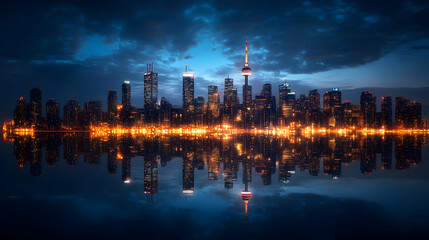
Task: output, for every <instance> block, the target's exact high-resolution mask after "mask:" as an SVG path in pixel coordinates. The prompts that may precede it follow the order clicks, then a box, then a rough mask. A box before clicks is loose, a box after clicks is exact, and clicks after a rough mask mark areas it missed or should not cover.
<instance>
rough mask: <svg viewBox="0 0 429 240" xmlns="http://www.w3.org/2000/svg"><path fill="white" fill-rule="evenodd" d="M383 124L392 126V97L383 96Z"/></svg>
mask: <svg viewBox="0 0 429 240" xmlns="http://www.w3.org/2000/svg"><path fill="white" fill-rule="evenodd" d="M381 126H382V127H386V128H391V127H392V97H381Z"/></svg>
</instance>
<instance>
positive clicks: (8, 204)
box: [0, 133, 429, 239]
mask: <svg viewBox="0 0 429 240" xmlns="http://www.w3.org/2000/svg"><path fill="white" fill-rule="evenodd" d="M9 141H12V139H9ZM1 151H2V156H3V159H2V161H1V171H2V173H1V178H2V179H1V184H2V187H1V188H0V189H1V196H2V197H1V201H2V204H1V212H2V213H3V217H2V218H1V226H2V227H1V235H2V236H3V237H11V238H26V237H28V236H34V237H36V238H41V237H43V238H77V237H80V236H83V235H84V236H85V237H86V238H118V237H121V238H129V239H137V238H142V237H145V236H159V237H160V238H165V237H170V238H174V239H185V238H209V239H216V238H219V237H234V238H236V239H242V238H247V239H249V238H260V237H270V236H276V238H279V237H282V238H283V237H300V238H313V239H314V238H315V239H320V238H334V239H336V238H360V237H365V238H367V239H368V238H369V239H375V238H378V239H379V238H380V237H382V238H387V237H394V238H418V237H420V238H424V237H425V236H427V234H428V231H427V229H425V226H427V223H428V221H429V211H428V208H427V207H426V203H427V201H428V200H429V194H428V193H429V191H428V190H429V187H428V186H429V185H428V181H429V177H428V174H427V172H428V170H429V164H428V163H427V158H428V153H429V150H428V147H427V143H426V136H425V135H386V136H358V137H354V138H351V137H344V136H343V137H341V136H333V137H332V136H331V137H329V136H320V137H312V138H306V137H302V136H293V137H288V138H274V137H270V136H265V135H256V136H252V135H243V136H241V135H239V136H236V137H231V138H229V139H225V138H222V137H220V138H213V137H204V136H199V137H182V138H180V137H171V138H162V139H161V138H157V137H152V138H147V137H132V136H118V137H110V138H97V137H91V135H90V134H85V133H82V134H36V135H35V136H33V137H31V136H24V137H22V136H21V137H17V138H13V142H2V143H1ZM244 169H251V170H250V171H247V176H248V177H247V178H245V177H244V175H245V173H246V171H244ZM246 182H247V183H248V187H249V191H250V192H251V198H250V200H249V202H248V217H247V221H246V217H245V204H244V202H243V198H242V191H243V190H244V189H245V183H246ZM23 226H26V227H25V229H22V228H23ZM255 226H258V227H257V228H256V227H255Z"/></svg>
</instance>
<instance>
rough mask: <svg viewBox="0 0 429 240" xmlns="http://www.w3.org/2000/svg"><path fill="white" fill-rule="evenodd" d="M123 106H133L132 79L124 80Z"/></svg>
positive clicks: (125, 107)
mask: <svg viewBox="0 0 429 240" xmlns="http://www.w3.org/2000/svg"><path fill="white" fill-rule="evenodd" d="M122 107H123V108H124V109H127V108H131V86H130V81H124V83H123V84H122Z"/></svg>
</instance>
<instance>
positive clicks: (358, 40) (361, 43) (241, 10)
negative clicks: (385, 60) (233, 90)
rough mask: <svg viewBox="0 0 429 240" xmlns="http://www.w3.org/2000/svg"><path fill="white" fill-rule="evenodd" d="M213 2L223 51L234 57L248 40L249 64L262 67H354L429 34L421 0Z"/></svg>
mask: <svg viewBox="0 0 429 240" xmlns="http://www.w3.org/2000/svg"><path fill="white" fill-rule="evenodd" d="M213 6H214V7H215V9H217V11H218V15H217V18H216V23H215V24H214V26H215V29H216V30H215V32H216V34H217V36H218V39H219V41H221V42H222V43H224V44H225V46H226V47H228V48H229V49H230V50H229V51H227V54H230V55H233V56H235V54H236V53H237V51H238V50H239V49H242V48H243V41H244V40H245V39H248V40H249V41H250V42H251V49H252V53H251V60H252V62H253V64H256V65H262V67H263V68H264V70H273V71H279V70H285V71H287V72H289V73H315V72H320V71H326V70H330V69H336V68H343V67H353V66H359V65H363V64H366V63H369V62H372V61H374V60H377V59H379V58H381V57H382V56H384V55H386V54H387V53H389V52H391V51H392V50H393V49H395V47H396V46H398V45H400V44H405V43H409V42H413V41H416V40H420V39H424V38H428V37H429V27H428V25H427V24H426V22H428V21H429V8H428V3H427V2H424V1H419V2H404V1H347V2H342V1H328V2H327V1H307V2H301V1H284V2H266V1H265V2H261V1H234V3H231V1H216V2H214V3H213ZM255 52H256V53H255ZM237 58H238V59H239V58H242V56H237ZM238 59H237V60H238ZM241 61H242V60H241Z"/></svg>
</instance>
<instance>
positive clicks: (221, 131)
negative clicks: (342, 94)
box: [3, 122, 429, 138]
mask: <svg viewBox="0 0 429 240" xmlns="http://www.w3.org/2000/svg"><path fill="white" fill-rule="evenodd" d="M43 132H60V133H74V132H88V133H90V135H91V136H92V137H104V136H112V135H113V136H115V135H116V136H121V135H132V136H222V137H223V138H228V136H233V135H241V134H251V135H270V136H276V137H282V136H293V135H301V136H304V137H308V136H313V135H336V136H355V135H385V134H425V135H426V134H429V129H385V128H376V129H369V128H355V127H349V128H326V127H322V128H316V127H292V126H289V127H285V128H267V129H258V128H253V129H241V128H234V127H231V126H229V125H218V126H215V127H207V126H205V127H193V126H183V127H178V128H174V127H162V126H161V127H131V128H124V127H108V126H92V127H90V129H89V130H87V131H73V130H58V131H45V130H35V129H33V128H16V127H14V126H13V122H7V123H4V124H3V135H4V138H5V137H7V136H33V135H34V134H35V133H43ZM5 135H6V136H5Z"/></svg>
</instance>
